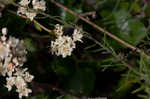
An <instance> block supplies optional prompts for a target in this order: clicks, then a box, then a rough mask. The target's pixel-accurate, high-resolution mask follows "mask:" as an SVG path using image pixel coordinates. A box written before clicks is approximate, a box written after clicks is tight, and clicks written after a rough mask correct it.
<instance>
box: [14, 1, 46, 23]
mask: <svg viewBox="0 0 150 99" xmlns="http://www.w3.org/2000/svg"><path fill="white" fill-rule="evenodd" d="M31 1H32V7H29V4H30V2H31ZM19 4H20V5H21V6H20V7H19V8H18V11H17V13H18V14H23V15H26V17H27V18H29V19H30V20H31V21H32V20H33V19H34V17H36V15H37V12H36V11H34V10H42V11H45V10H46V3H45V1H44V0H41V1H39V0H21V1H20V2H19ZM31 9H32V10H31Z"/></svg>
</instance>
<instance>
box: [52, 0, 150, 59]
mask: <svg viewBox="0 0 150 99" xmlns="http://www.w3.org/2000/svg"><path fill="white" fill-rule="evenodd" d="M51 2H52V3H53V4H55V5H56V6H58V7H60V8H62V9H64V10H65V11H67V12H69V13H71V14H72V15H74V16H76V17H79V18H80V19H81V20H83V21H84V22H86V23H88V24H89V25H91V26H92V27H94V28H96V29H97V30H99V31H100V32H103V33H105V34H107V35H108V36H109V37H111V38H113V39H114V40H116V41H118V42H120V43H121V44H123V45H125V46H126V47H128V48H130V49H132V50H133V51H136V52H137V53H139V54H142V55H144V56H145V57H147V58H148V59H150V56H149V55H147V54H146V53H145V52H144V51H143V50H141V49H139V48H136V47H135V46H133V45H131V44H129V43H127V42H125V41H123V40H121V39H120V38H119V37H117V36H115V35H113V34H112V33H110V32H108V31H106V30H104V29H103V28H101V27H100V26H98V25H96V24H95V23H93V22H91V21H90V20H87V19H86V18H84V17H82V16H81V15H79V14H77V13H75V12H74V11H72V10H71V9H68V8H67V7H65V6H64V5H62V4H60V3H58V2H56V1H55V0H51Z"/></svg>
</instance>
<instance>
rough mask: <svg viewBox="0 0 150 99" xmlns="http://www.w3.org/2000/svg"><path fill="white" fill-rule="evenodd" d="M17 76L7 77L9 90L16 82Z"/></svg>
mask: <svg viewBox="0 0 150 99" xmlns="http://www.w3.org/2000/svg"><path fill="white" fill-rule="evenodd" d="M15 79H16V78H15V77H9V78H8V77H7V78H6V81H7V85H6V87H7V88H8V91H10V90H11V89H12V86H13V85H14V84H15Z"/></svg>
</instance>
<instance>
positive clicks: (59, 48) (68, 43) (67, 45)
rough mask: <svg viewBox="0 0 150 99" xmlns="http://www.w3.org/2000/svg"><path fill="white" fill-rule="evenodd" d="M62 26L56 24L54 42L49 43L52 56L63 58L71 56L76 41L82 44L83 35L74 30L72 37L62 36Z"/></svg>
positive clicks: (79, 31) (78, 30)
mask: <svg viewBox="0 0 150 99" xmlns="http://www.w3.org/2000/svg"><path fill="white" fill-rule="evenodd" d="M63 34H64V32H63V26H61V25H59V24H57V25H56V26H55V35H56V37H57V38H56V40H55V41H51V51H52V54H56V55H57V56H60V55H62V57H63V58H65V57H66V56H71V53H72V51H73V49H75V48H76V43H75V42H76V41H80V42H82V40H81V39H82V37H83V35H82V34H81V30H80V29H74V32H73V35H72V37H70V36H65V35H63Z"/></svg>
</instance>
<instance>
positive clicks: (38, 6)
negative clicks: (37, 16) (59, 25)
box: [32, 0, 46, 11]
mask: <svg viewBox="0 0 150 99" xmlns="http://www.w3.org/2000/svg"><path fill="white" fill-rule="evenodd" d="M45 4H46V3H45V1H44V0H41V1H38V0H32V5H33V9H35V10H42V11H45V10H46V6H45Z"/></svg>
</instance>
